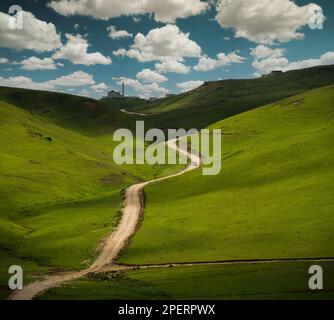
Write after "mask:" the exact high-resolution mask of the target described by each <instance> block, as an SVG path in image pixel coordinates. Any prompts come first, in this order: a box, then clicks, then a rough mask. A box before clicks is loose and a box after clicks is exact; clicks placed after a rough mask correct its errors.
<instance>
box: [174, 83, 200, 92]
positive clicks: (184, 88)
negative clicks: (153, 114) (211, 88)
mask: <svg viewBox="0 0 334 320" xmlns="http://www.w3.org/2000/svg"><path fill="white" fill-rule="evenodd" d="M203 83H204V81H201V80H191V81H186V82H181V83H177V84H176V85H177V86H178V87H179V88H180V89H181V91H182V92H188V91H191V90H194V89H196V88H198V87H200V86H201V85H202V84H203Z"/></svg>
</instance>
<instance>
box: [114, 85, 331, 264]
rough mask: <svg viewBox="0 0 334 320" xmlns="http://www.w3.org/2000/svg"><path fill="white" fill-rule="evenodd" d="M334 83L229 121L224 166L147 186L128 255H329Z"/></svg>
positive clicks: (140, 258) (182, 258)
mask: <svg viewBox="0 0 334 320" xmlns="http://www.w3.org/2000/svg"><path fill="white" fill-rule="evenodd" d="M333 101H334V87H333V86H329V87H324V88H321V89H317V90H314V91H310V92H307V93H304V94H301V95H298V96H294V97H291V98H289V99H286V100H282V101H279V102H276V103H274V104H271V105H268V106H264V107H262V108H258V109H256V110H252V111H249V112H246V113H243V114H240V115H238V116H235V117H232V118H229V119H226V120H223V121H221V122H219V123H217V124H215V125H213V126H212V127H214V128H222V129H223V155H222V159H223V160H222V168H223V169H222V172H221V174H220V175H217V176H202V172H201V170H198V171H197V172H193V173H189V174H187V175H186V176H183V177H180V178H175V179H173V180H169V181H165V182H162V183H159V184H155V185H151V186H149V187H147V188H146V199H147V205H146V209H145V218H144V221H143V223H142V226H141V228H140V230H139V231H138V233H137V234H136V235H135V237H134V238H133V240H132V242H131V244H130V247H129V249H128V250H127V252H126V253H125V254H124V256H123V257H122V258H121V259H120V262H122V263H130V264H147V263H170V262H191V261H215V260H218V261H220V260H234V259H263V258H289V257H293V258H298V257H310V258H311V257H333V256H334V234H333V229H334V216H333V214H332V213H333V211H334V203H333V179H334V173H333V157H334V153H333V134H334V127H333V124H334V109H333Z"/></svg>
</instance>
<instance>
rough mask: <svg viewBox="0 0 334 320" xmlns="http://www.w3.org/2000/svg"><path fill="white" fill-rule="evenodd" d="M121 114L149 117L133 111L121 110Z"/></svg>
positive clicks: (146, 114)
mask: <svg viewBox="0 0 334 320" xmlns="http://www.w3.org/2000/svg"><path fill="white" fill-rule="evenodd" d="M121 112H123V113H126V114H131V115H134V116H141V117H146V116H149V115H150V114H148V113H139V112H134V111H128V110H127V109H121Z"/></svg>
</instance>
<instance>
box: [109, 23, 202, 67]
mask: <svg viewBox="0 0 334 320" xmlns="http://www.w3.org/2000/svg"><path fill="white" fill-rule="evenodd" d="M201 51H202V50H201V48H200V46H199V45H198V44H197V43H196V42H195V41H192V40H190V39H189V34H186V33H183V32H182V31H181V30H180V29H179V28H178V27H177V26H176V25H172V24H168V25H166V26H164V27H161V28H156V29H153V30H151V31H150V32H149V33H148V34H147V35H146V36H144V35H143V34H141V33H138V34H137V35H136V37H135V39H134V44H133V45H132V46H131V48H130V49H129V50H127V51H126V50H124V49H120V50H117V51H116V52H114V54H116V55H119V56H124V55H126V56H128V57H130V58H135V59H137V60H139V61H141V62H148V61H155V60H164V59H166V58H174V59H176V60H179V59H182V58H183V57H199V56H200V55H201Z"/></svg>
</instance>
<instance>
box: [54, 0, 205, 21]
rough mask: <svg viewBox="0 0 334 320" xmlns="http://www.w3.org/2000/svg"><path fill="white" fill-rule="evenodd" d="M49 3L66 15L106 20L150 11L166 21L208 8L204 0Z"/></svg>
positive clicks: (158, 19)
mask: <svg viewBox="0 0 334 320" xmlns="http://www.w3.org/2000/svg"><path fill="white" fill-rule="evenodd" d="M49 6H50V7H51V8H52V9H53V10H55V11H57V12H58V13H60V14H62V15H65V16H71V15H76V14H78V15H83V16H91V17H94V18H96V19H103V20H108V19H110V18H116V17H120V16H123V15H142V14H146V13H149V14H153V16H154V19H155V20H156V21H159V22H165V23H167V22H175V20H176V19H178V18H188V17H190V16H194V15H198V14H200V13H202V12H204V11H205V10H206V9H207V8H208V4H207V3H206V2H205V1H202V0H187V1H184V0H135V1H134V0H122V1H119V0H108V1H101V0H60V1H54V0H53V1H51V3H49Z"/></svg>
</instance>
